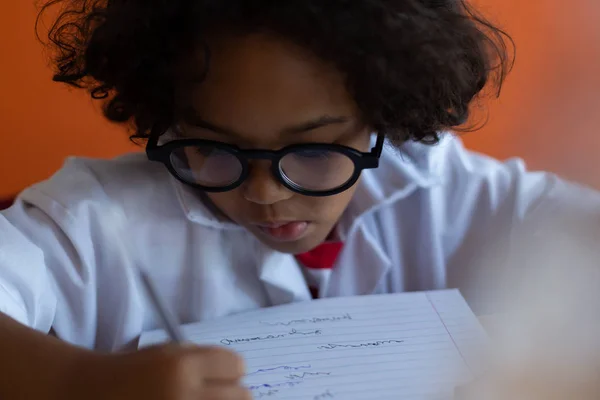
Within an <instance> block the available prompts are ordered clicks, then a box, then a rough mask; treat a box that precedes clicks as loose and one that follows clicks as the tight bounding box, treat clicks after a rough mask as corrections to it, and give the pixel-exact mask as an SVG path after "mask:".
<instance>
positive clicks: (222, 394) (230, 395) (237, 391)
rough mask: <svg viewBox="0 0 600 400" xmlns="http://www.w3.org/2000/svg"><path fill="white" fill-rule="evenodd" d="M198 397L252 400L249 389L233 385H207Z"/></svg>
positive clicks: (204, 399)
mask: <svg viewBox="0 0 600 400" xmlns="http://www.w3.org/2000/svg"><path fill="white" fill-rule="evenodd" d="M199 399H202V400H252V393H251V392H250V390H248V389H246V388H245V387H241V386H234V385H207V386H205V387H204V390H203V391H202V394H201V395H200V397H199Z"/></svg>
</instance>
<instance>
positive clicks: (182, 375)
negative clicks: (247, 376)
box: [73, 345, 252, 400]
mask: <svg viewBox="0 0 600 400" xmlns="http://www.w3.org/2000/svg"><path fill="white" fill-rule="evenodd" d="M88 367H89V368H88V370H87V371H86V372H85V375H87V379H85V378H84V379H78V380H77V382H75V383H74V385H75V387H77V390H76V392H77V394H76V395H75V396H74V397H73V398H77V396H78V398H79V399H82V398H85V399H98V400H99V399H103V400H121V399H122V400H132V399H143V400H246V399H248V400H250V399H252V396H251V394H250V392H249V391H248V390H247V389H246V388H244V387H243V386H241V383H240V380H241V378H242V377H243V376H244V367H243V362H242V360H241V358H240V357H239V356H237V355H236V354H234V353H231V352H229V351H227V350H224V349H221V348H213V347H210V348H209V347H194V346H177V345H167V346H161V347H155V348H150V349H146V350H142V351H139V352H136V353H128V354H122V355H107V356H106V357H104V358H103V360H102V361H95V362H94V365H91V366H88Z"/></svg>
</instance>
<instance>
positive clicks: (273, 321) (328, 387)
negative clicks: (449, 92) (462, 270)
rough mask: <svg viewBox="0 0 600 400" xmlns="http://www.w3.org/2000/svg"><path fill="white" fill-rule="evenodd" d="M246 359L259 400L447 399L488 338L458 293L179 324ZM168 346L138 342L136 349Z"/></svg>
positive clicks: (326, 303)
mask: <svg viewBox="0 0 600 400" xmlns="http://www.w3.org/2000/svg"><path fill="white" fill-rule="evenodd" d="M183 332H184V334H185V335H186V337H187V338H188V340H190V341H192V342H194V343H197V344H202V345H219V346H224V347H227V348H229V349H232V350H235V351H236V352H238V353H240V354H241V355H243V357H244V359H245V360H246V365H247V371H248V374H247V376H246V378H245V384H246V385H247V386H248V387H249V388H250V389H251V390H252V392H253V394H254V398H255V399H261V398H265V399H290V400H291V399H298V400H301V399H307V400H322V399H334V398H335V399H345V400H352V399H361V400H362V399H369V400H371V399H378V400H382V399H403V400H411V399H415V400H416V399H436V400H437V399H450V398H452V391H453V389H454V387H455V386H456V385H458V384H462V383H464V382H465V381H466V380H468V379H470V378H471V376H472V373H473V372H474V371H473V365H470V361H469V358H470V356H469V354H470V352H469V350H470V349H472V346H473V345H474V344H477V343H482V342H484V341H485V340H486V336H485V333H484V331H483V329H482V327H481V325H480V324H479V322H478V320H477V319H476V317H475V316H474V315H473V313H472V312H471V310H470V309H469V307H468V306H467V304H466V302H465V301H464V299H463V298H462V296H461V295H460V293H459V292H458V291H456V290H446V291H437V292H418V293H401V294H392V295H379V296H360V297H347V298H334V299H323V300H316V301H311V302H303V303H295V304H289V305H284V306H278V307H273V308H266V309H260V310H256V311H251V312H248V313H244V314H239V315H235V316H231V317H227V318H223V319H218V320H215V321H210V322H204V323H200V324H194V325H189V326H185V327H184V328H183ZM166 340H167V337H166V335H165V333H164V332H159V331H155V332H150V333H146V334H143V335H142V337H141V338H140V347H146V346H150V345H153V344H157V343H161V342H164V341H166Z"/></svg>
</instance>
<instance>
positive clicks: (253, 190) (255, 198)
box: [243, 161, 294, 205]
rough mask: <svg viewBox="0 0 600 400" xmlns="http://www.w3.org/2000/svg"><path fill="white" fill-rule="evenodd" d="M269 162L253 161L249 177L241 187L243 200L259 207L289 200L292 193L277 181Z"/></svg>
mask: <svg viewBox="0 0 600 400" xmlns="http://www.w3.org/2000/svg"><path fill="white" fill-rule="evenodd" d="M270 167H271V164H270V162H269V161H253V162H252V166H251V168H252V169H251V170H250V175H249V176H248V178H247V179H246V182H244V185H243V193H244V198H245V199H246V200H248V201H250V202H252V203H256V204H261V205H270V204H275V203H278V202H280V201H284V200H287V199H289V198H291V197H292V196H293V195H294V193H293V192H292V191H291V190H289V189H287V188H286V187H285V186H283V185H282V184H281V182H279V181H277V179H275V177H274V176H273V174H272V173H271V169H270Z"/></svg>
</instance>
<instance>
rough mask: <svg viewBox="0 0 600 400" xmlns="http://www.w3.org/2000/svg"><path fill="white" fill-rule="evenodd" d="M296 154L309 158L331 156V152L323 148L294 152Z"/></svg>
mask: <svg viewBox="0 0 600 400" xmlns="http://www.w3.org/2000/svg"><path fill="white" fill-rule="evenodd" d="M294 156H296V157H300V158H308V159H327V158H329V152H328V151H323V150H303V151H301V152H298V153H294Z"/></svg>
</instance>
